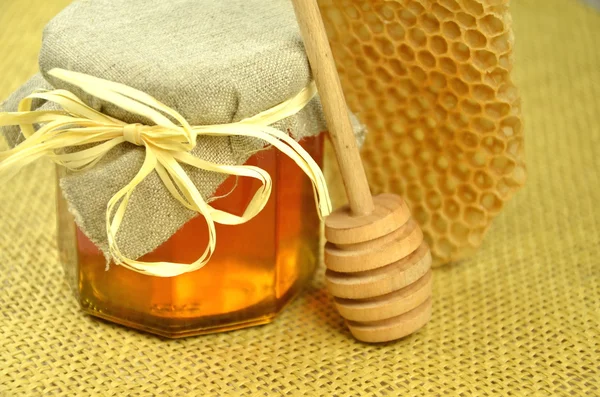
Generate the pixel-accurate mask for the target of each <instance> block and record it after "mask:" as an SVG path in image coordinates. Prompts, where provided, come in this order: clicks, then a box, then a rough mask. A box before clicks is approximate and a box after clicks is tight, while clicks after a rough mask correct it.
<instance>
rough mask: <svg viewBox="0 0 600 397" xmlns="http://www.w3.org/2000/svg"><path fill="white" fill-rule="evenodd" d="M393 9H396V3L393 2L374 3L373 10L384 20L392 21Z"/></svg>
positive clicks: (393, 17)
mask: <svg viewBox="0 0 600 397" xmlns="http://www.w3.org/2000/svg"><path fill="white" fill-rule="evenodd" d="M395 9H398V4H396V3H393V2H385V3H381V4H375V12H376V13H377V14H378V15H379V17H380V18H381V19H382V20H384V21H393V20H394V19H395V17H396V13H395Z"/></svg>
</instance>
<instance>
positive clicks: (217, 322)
mask: <svg viewBox="0 0 600 397" xmlns="http://www.w3.org/2000/svg"><path fill="white" fill-rule="evenodd" d="M312 274H313V273H311V274H310V275H309V277H310V278H312ZM308 281H310V279H309V280H308ZM306 284H307V281H305V280H299V281H298V282H297V283H296V284H295V285H293V286H292V287H291V288H290V289H289V290H288V291H287V292H286V293H285V294H284V295H283V296H282V297H281V298H280V299H279V300H278V301H277V304H276V305H274V304H273V302H272V301H270V302H267V301H265V302H259V303H257V304H256V305H253V306H251V307H248V308H245V309H244V310H240V311H238V312H233V313H227V314H223V315H219V316H214V315H213V316H209V317H200V318H191V319H185V318H170V317H160V316H152V317H149V316H148V314H147V313H134V312H130V313H129V315H128V316H122V315H119V316H115V315H111V314H110V313H111V312H112V308H109V307H106V308H100V307H98V306H97V304H98V303H99V302H96V303H95V302H92V301H91V300H90V299H85V300H83V299H82V300H80V301H79V306H80V308H81V310H82V311H83V312H84V313H86V314H88V315H91V316H93V317H97V318H100V319H102V320H106V321H110V322H112V323H116V324H119V325H123V326H126V327H128V328H133V329H136V330H138V331H142V332H148V333H151V334H154V335H158V336H162V337H165V338H170V339H179V338H185V337H189V336H199V335H207V334H213V333H216V332H228V331H235V330H239V329H243V328H249V327H254V326H257V325H264V324H268V323H270V322H272V321H273V320H274V319H275V318H276V317H277V316H278V315H279V314H280V313H281V312H282V311H283V310H284V309H285V308H286V307H287V306H288V305H289V304H291V303H292V302H293V301H294V300H295V299H296V298H297V297H298V296H299V295H300V294H301V293H302V292H303V291H304V289H305V288H304V287H305V286H306ZM269 306H270V307H269ZM252 313H261V314H260V315H257V316H251V314H252ZM241 317H243V318H241ZM142 319H143V321H142ZM153 323H154V324H153Z"/></svg>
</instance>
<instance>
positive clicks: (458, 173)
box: [450, 162, 471, 182]
mask: <svg viewBox="0 0 600 397" xmlns="http://www.w3.org/2000/svg"><path fill="white" fill-rule="evenodd" d="M450 172H451V173H452V175H454V176H455V177H456V178H457V179H458V180H460V181H462V182H469V180H470V179H471V168H470V167H469V166H468V165H467V164H466V163H464V162H463V163H461V162H459V163H454V164H452V166H451V167H450Z"/></svg>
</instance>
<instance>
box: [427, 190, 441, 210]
mask: <svg viewBox="0 0 600 397" xmlns="http://www.w3.org/2000/svg"><path fill="white" fill-rule="evenodd" d="M425 204H426V205H427V207H428V208H429V209H430V210H431V211H436V210H438V209H440V208H441V207H442V196H441V195H440V194H439V193H438V192H437V191H435V190H428V191H427V194H426V196H425Z"/></svg>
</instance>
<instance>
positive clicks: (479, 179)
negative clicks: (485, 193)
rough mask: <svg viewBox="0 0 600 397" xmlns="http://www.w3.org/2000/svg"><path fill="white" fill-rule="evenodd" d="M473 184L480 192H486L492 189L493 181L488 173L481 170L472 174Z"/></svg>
mask: <svg viewBox="0 0 600 397" xmlns="http://www.w3.org/2000/svg"><path fill="white" fill-rule="evenodd" d="M473 182H474V183H475V186H477V187H478V188H479V189H482V190H488V189H491V188H493V187H494V184H495V180H494V178H492V177H491V176H490V175H489V173H487V172H486V171H483V170H478V171H475V173H474V174H473Z"/></svg>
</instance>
